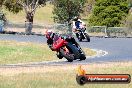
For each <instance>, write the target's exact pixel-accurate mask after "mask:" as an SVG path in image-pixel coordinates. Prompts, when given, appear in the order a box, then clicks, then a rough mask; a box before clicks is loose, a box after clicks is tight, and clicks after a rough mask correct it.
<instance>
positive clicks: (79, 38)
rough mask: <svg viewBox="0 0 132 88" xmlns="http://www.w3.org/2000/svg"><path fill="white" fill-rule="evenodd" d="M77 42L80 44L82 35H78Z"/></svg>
mask: <svg viewBox="0 0 132 88" xmlns="http://www.w3.org/2000/svg"><path fill="white" fill-rule="evenodd" d="M78 40H79V42H82V35H81V34H80V35H79V37H78Z"/></svg>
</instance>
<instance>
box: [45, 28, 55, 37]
mask: <svg viewBox="0 0 132 88" xmlns="http://www.w3.org/2000/svg"><path fill="white" fill-rule="evenodd" d="M45 36H46V38H47V39H52V38H53V31H52V30H47V31H46V33H45Z"/></svg>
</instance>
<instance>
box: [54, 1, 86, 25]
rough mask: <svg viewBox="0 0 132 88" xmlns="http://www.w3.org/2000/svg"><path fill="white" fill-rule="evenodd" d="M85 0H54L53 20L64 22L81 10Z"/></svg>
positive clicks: (78, 13)
mask: <svg viewBox="0 0 132 88" xmlns="http://www.w3.org/2000/svg"><path fill="white" fill-rule="evenodd" d="M85 2H86V0H54V11H53V14H54V15H55V16H54V21H55V22H57V23H65V22H66V21H69V20H70V19H71V18H73V17H74V16H78V15H80V13H82V12H83V7H84V4H85Z"/></svg>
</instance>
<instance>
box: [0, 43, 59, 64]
mask: <svg viewBox="0 0 132 88" xmlns="http://www.w3.org/2000/svg"><path fill="white" fill-rule="evenodd" d="M53 54H55V52H52V51H51V50H50V49H49V48H48V47H47V45H42V44H32V43H22V42H21V43H18V42H15V41H0V64H13V63H26V62H36V61H48V60H55V59H57V58H56V56H55V55H53Z"/></svg>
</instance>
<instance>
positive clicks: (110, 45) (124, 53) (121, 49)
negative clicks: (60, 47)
mask: <svg viewBox="0 0 132 88" xmlns="http://www.w3.org/2000/svg"><path fill="white" fill-rule="evenodd" d="M0 40H16V41H20V42H35V43H46V39H45V37H44V36H36V35H29V36H24V35H0ZM80 45H81V46H82V47H88V48H92V49H99V50H104V51H107V52H108V53H109V54H108V55H106V56H103V57H95V58H88V59H86V60H85V61H74V62H72V63H69V62H66V61H53V62H49V63H48V62H47V63H45V62H44V63H43V62H41V63H32V64H28V65H27V66H35V65H36V66H38V65H63V64H87V63H100V62H115V61H132V39H131V38H91V42H90V43H89V42H80ZM9 66H10V65H9ZM18 66H19V65H18Z"/></svg>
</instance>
